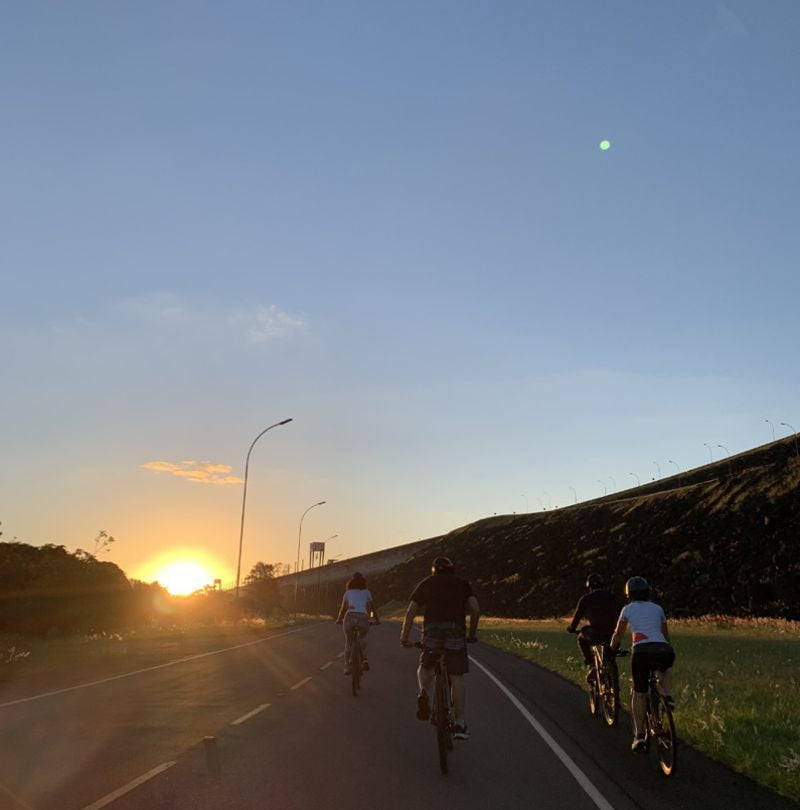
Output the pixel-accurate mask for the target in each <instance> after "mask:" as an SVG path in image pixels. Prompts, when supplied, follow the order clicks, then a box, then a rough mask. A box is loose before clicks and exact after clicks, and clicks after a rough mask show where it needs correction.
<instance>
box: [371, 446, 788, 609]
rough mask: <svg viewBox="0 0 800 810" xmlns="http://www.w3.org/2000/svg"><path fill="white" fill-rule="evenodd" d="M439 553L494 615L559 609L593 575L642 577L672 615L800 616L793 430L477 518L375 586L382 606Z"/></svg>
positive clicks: (617, 580) (402, 594)
mask: <svg viewBox="0 0 800 810" xmlns="http://www.w3.org/2000/svg"><path fill="white" fill-rule="evenodd" d="M437 554H445V555H447V556H449V557H452V558H453V559H454V561H455V562H456V565H457V568H458V572H459V573H460V574H461V575H462V576H464V577H466V578H467V579H469V580H470V581H471V582H472V583H473V586H474V588H475V590H476V592H477V594H478V596H479V599H480V602H481V606H482V608H483V610H484V612H486V613H490V614H493V615H498V616H516V617H544V616H553V615H562V614H564V613H566V612H568V611H569V610H571V609H572V608H573V606H574V604H575V602H576V601H577V598H578V596H579V595H580V593H581V592H582V590H583V580H584V578H585V576H586V574H587V573H588V572H590V571H597V572H599V573H600V574H602V575H603V576H605V577H606V579H607V581H608V583H609V584H610V585H611V586H612V587H613V588H614V589H615V590H618V591H620V592H621V590H622V589H623V587H624V583H625V580H626V579H627V578H628V577H629V576H632V575H634V574H639V575H642V576H645V577H646V578H648V579H649V580H650V581H651V584H652V585H653V587H654V589H655V590H656V592H657V594H658V597H659V598H660V599H661V600H662V601H663V602H664V604H665V606H667V607H668V609H669V611H670V612H671V614H672V615H676V614H677V615H681V614H683V615H696V614H707V613H728V614H739V615H765V616H780V617H785V618H793V619H800V598H799V596H800V459H798V457H797V455H796V445H795V444H794V442H793V440H792V438H791V437H790V438H789V439H787V440H781V441H778V442H773V443H771V444H769V445H765V446H764V447H760V448H755V449H754V450H751V451H748V452H746V453H741V454H739V455H738V456H735V457H733V458H732V459H730V460H728V459H726V460H725V461H724V462H719V463H716V464H709V465H706V466H704V467H702V468H698V469H696V470H691V471H689V472H687V473H682V474H681V475H680V476H674V477H672V478H669V479H662V480H660V481H657V482H653V483H651V484H648V485H646V486H644V487H641V488H638V489H635V490H628V491H627V492H625V493H618V494H616V495H611V496H608V497H605V498H601V499H597V500H595V501H591V502H587V503H582V504H577V505H575V506H570V507H567V508H563V509H557V510H553V511H550V512H540V513H535V514H528V515H513V516H504V517H495V518H487V519H484V520H480V521H477V522H475V523H472V524H470V525H468V526H464V527H462V528H459V529H456V530H454V531H452V532H450V533H449V534H447V535H444V536H442V537H440V538H435V539H433V540H432V541H431V544H430V545H429V546H427V547H426V548H425V549H424V550H422V551H420V552H419V553H417V554H416V555H415V556H414V557H413V558H412V559H410V560H409V561H408V562H405V563H403V564H401V565H398V566H396V567H395V568H393V569H391V570H390V571H388V572H386V573H384V574H380V575H377V576H373V577H372V578H371V580H370V588H371V589H372V591H373V593H375V594H376V596H377V597H378V598H379V600H380V601H383V602H385V601H389V600H405V599H407V597H408V595H409V593H410V592H411V590H412V588H413V585H414V584H415V583H416V582H417V581H418V580H419V579H421V578H422V577H423V576H425V575H426V574H427V572H428V570H429V568H430V561H431V559H432V558H433V557H434V556H436V555H437Z"/></svg>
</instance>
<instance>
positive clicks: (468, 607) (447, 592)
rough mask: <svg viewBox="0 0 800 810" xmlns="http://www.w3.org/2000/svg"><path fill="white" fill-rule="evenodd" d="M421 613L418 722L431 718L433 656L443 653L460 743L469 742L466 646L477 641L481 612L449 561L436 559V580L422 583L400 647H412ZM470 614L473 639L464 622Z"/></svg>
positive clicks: (433, 577) (433, 573)
mask: <svg viewBox="0 0 800 810" xmlns="http://www.w3.org/2000/svg"><path fill="white" fill-rule="evenodd" d="M420 612H422V616H423V622H422V643H423V649H422V654H421V655H420V657H419V667H418V668H417V680H418V682H419V695H418V696H417V717H418V718H419V719H420V720H428V719H429V718H430V704H431V696H430V690H431V687H432V685H433V660H432V657H431V656H432V653H434V652H438V651H444V654H445V656H446V660H447V672H448V674H449V675H450V682H451V685H452V692H453V712H454V714H455V729H454V732H453V736H454V737H455V738H456V739H457V740H468V739H469V731H468V729H467V724H466V723H465V722H464V707H465V704H466V694H465V688H464V679H463V675H464V674H465V673H466V672H468V671H469V661H468V658H467V642H470V643H472V642H475V641H477V640H478V639H477V637H476V635H475V633H476V632H477V630H478V619H479V617H480V607H479V606H478V600H477V599H476V598H475V594H473V592H472V587H471V586H470V584H469V582H467V581H466V580H464V579H461V578H460V577H457V576H456V575H455V567H454V566H453V563H452V562H451V561H450V560H449V559H448V558H447V557H437V558H436V559H435V560H434V561H433V565H432V566H431V576H429V577H426V578H425V579H423V580H422V582H420V583H419V584H418V585H417V587H416V588H414V592H413V593H412V594H411V600H410V603H409V605H408V610H407V611H406V617H405V619H404V621H403V629H402V630H401V632H400V642H401V643H402V644H403V645H404V646H408V645H409V640H408V635H409V633H410V632H411V627H412V625H413V624H414V618H415V617H416V616H417V615H418V614H419V613H420ZM467 613H469V635H467V626H466V620H465V616H466V614H467Z"/></svg>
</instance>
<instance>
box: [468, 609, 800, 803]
mask: <svg viewBox="0 0 800 810" xmlns="http://www.w3.org/2000/svg"><path fill="white" fill-rule="evenodd" d="M566 626H567V620H565V619H560V620H557V619H553V620H542V621H528V620H509V619H482V620H481V630H480V638H481V641H484V642H487V643H489V644H492V645H494V646H496V647H499V648H500V649H502V650H506V651H507V652H511V653H514V654H515V655H518V656H520V657H522V658H526V659H529V660H531V661H534V662H535V663H537V664H539V665H540V666H543V667H546V668H547V669H550V670H553V671H555V672H558V673H560V674H561V675H563V676H565V677H566V678H569V679H570V680H572V681H575V682H576V683H578V684H580V685H581V686H582V687H583V688H586V684H585V681H584V678H585V673H584V669H583V661H582V659H581V657H580V655H579V653H578V647H577V643H576V640H575V636H571V635H567V633H566V632H565V628H566ZM670 632H671V635H672V641H673V645H674V647H675V652H676V656H677V658H676V662H675V666H674V667H673V694H674V696H675V698H676V701H677V704H678V708H677V711H676V718H675V720H676V726H677V729H678V736H679V737H680V738H681V739H683V740H686V741H687V742H689V743H690V744H691V745H692V746H694V747H695V748H697V749H699V750H701V751H704V752H705V753H707V754H709V755H710V756H711V757H713V758H714V759H716V760H718V761H720V762H724V763H725V764H726V765H728V766H730V767H731V768H733V769H734V770H737V771H739V772H740V773H743V774H745V775H747V776H749V777H750V778H751V779H753V780H755V781H757V782H759V783H760V784H762V785H765V786H766V787H768V788H771V789H772V790H774V791H776V792H778V793H781V794H782V795H784V796H787V797H789V798H791V799H794V800H795V801H797V800H800V694H798V688H797V687H798V680H800V677H799V676H798V672H799V671H800V667H799V666H798V665H800V623H793V622H784V621H780V620H752V621H744V620H734V619H730V618H725V617H708V618H704V619H697V620H685V621H671V622H670ZM623 646H629V640H626V643H625V644H624V645H623ZM626 661H627V659H622V660H621V661H620V664H621V666H620V676H621V677H620V688H621V691H622V695H623V700H624V702H625V703H627V702H628V699H629V695H630V667H629V665H627V664H626Z"/></svg>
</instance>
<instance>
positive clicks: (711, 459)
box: [703, 442, 714, 464]
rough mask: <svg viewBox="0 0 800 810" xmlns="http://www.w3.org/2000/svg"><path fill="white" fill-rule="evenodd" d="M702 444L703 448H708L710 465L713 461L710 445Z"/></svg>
mask: <svg viewBox="0 0 800 810" xmlns="http://www.w3.org/2000/svg"><path fill="white" fill-rule="evenodd" d="M703 444H705V446H706V447H707V448H708V463H709V464H710V463H711V462H712V461H713V460H714V454H713V453H712V451H711V445H710V444H707V443H706V442H703Z"/></svg>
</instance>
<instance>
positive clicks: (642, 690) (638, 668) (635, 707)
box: [631, 646, 650, 739]
mask: <svg viewBox="0 0 800 810" xmlns="http://www.w3.org/2000/svg"><path fill="white" fill-rule="evenodd" d="M631 676H632V677H633V695H632V697H631V715H632V716H633V734H634V737H636V738H637V739H642V738H643V737H645V736H646V734H647V720H646V719H645V715H646V714H647V691H648V688H649V681H650V661H649V657H648V655H647V652H646V651H645V650H637V649H636V647H635V646H634V648H633V653H632V655H631Z"/></svg>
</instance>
